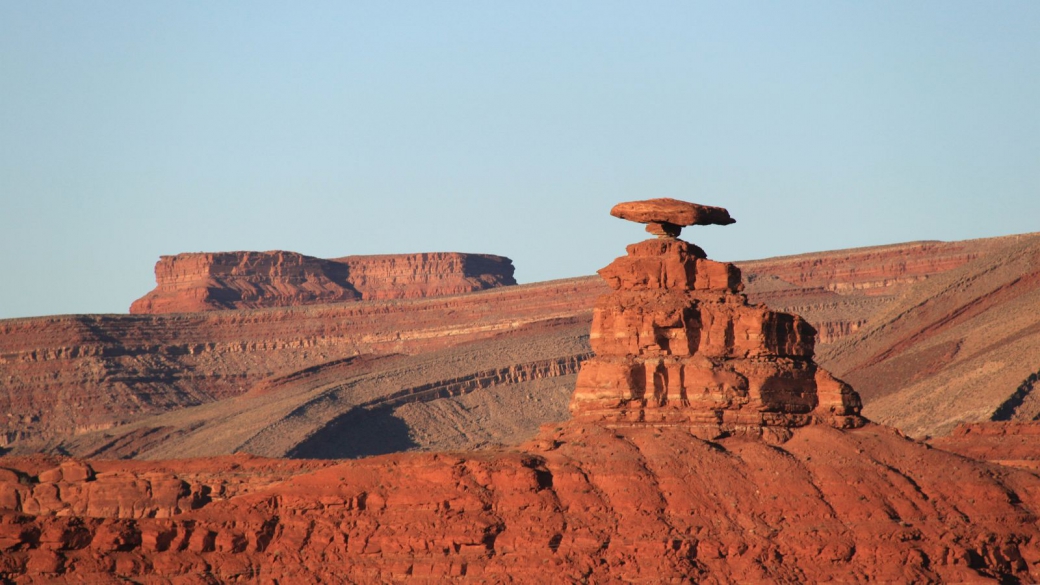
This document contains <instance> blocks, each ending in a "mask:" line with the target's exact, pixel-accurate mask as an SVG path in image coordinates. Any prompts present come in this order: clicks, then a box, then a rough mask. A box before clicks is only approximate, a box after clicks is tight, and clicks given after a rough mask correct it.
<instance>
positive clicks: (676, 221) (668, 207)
mask: <svg viewBox="0 0 1040 585" xmlns="http://www.w3.org/2000/svg"><path fill="white" fill-rule="evenodd" d="M610 215H613V216H614V217H619V218H621V219H627V220H628V221H634V222H636V223H645V224H662V225H661V226H653V228H654V229H665V230H667V229H670V228H666V227H664V225H663V224H671V225H673V226H677V227H679V228H683V227H686V226H691V225H729V224H731V223H735V222H736V220H735V219H733V218H732V217H730V216H729V211H727V210H725V209H723V208H721V207H711V206H710V205H698V204H696V203H688V202H686V201H679V200H678V199H668V198H662V199H647V200H645V201H629V202H626V203H618V204H617V205H615V206H614V207H613V209H611V210H610ZM649 230H650V227H648V229H647V231H649ZM651 233H655V232H651ZM669 235H670V234H669ZM676 235H678V234H676Z"/></svg>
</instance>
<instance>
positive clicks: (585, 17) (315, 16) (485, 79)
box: [0, 0, 1040, 318]
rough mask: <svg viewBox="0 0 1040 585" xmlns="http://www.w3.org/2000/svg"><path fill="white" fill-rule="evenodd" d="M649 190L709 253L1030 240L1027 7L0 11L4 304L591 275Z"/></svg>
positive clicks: (1035, 103) (582, 5) (1034, 94)
mask: <svg viewBox="0 0 1040 585" xmlns="http://www.w3.org/2000/svg"><path fill="white" fill-rule="evenodd" d="M649 197H675V198H678V199H686V200H690V201H695V202H700V203H706V204H711V205H721V206H725V207H727V208H729V210H730V211H731V213H732V214H733V216H734V217H736V218H737V220H738V222H737V223H736V224H735V225H732V226H729V227H726V228H718V227H711V228H700V229H697V228H694V229H688V230H686V232H685V234H684V235H685V237H687V239H690V240H692V241H695V242H697V243H699V244H701V245H702V246H703V247H704V248H705V249H706V250H707V251H708V253H709V255H711V256H712V257H714V258H717V259H724V260H737V259H749V258H761V257H767V256H775V255H782V254H791V253H798V252H807V251H814V250H825V249H834V248H844V247H854V246H863V245H873V244H884V243H892V242H900V241H909V240H918V239H945V240H954V239H965V238H975V237H986V236H997V235H1005V234H1012V233H1021V232H1030V231H1040V2H1036V1H1034V0H1030V1H1022V2H1013V1H1001V2H981V1H973V2H957V1H942V2H930V1H914V2H907V1H905V0H900V1H894V2H840V1H833V0H827V1H819V2H799V1H791V2H775V1H763V2H687V1H683V2H604V1H594V2H555V1H553V2H486V1H480V2H355V1H351V2H329V3H319V2H307V3H290V2H284V3H261V2H243V3H233V2H136V1H134V2H130V1H128V2H71V1H70V2H61V3H52V2H42V1H33V2H15V1H11V2H4V3H2V4H0V246H2V255H0V318H5V317H16V316H29V315H44V314H57V313H86V312H91V313H95V312H125V311H126V310H127V308H128V307H129V305H130V302H131V301H132V300H133V299H135V298H137V297H139V296H141V295H143V294H144V293H145V292H147V291H148V290H149V289H151V288H152V286H153V274H152V269H153V265H154V263H155V261H156V260H157V259H158V257H159V256H160V255H161V254H176V253H179V252H193V251H218V250H271V249H283V250H293V251H298V252H302V253H305V254H310V255H315V256H323V257H334V256H343V255H348V254H375V253H395V252H418V251H463V252H489V253H496V254H502V255H506V256H509V257H511V258H513V260H514V262H515V264H516V267H517V277H518V279H519V280H520V281H521V282H532V281H538V280H547V279H553V278H563V277H569V276H579V275H587V274H592V273H593V272H594V271H595V270H596V269H598V268H600V267H601V266H603V265H605V264H606V263H608V262H609V261H610V260H611V259H612V258H614V257H615V256H617V255H620V254H622V253H623V252H624V246H625V244H627V243H630V242H633V241H637V240H639V239H642V237H643V236H644V235H645V234H644V233H643V232H642V227H641V226H637V225H635V224H628V223H627V222H622V221H620V220H617V219H614V218H612V217H610V216H609V215H607V212H608V210H609V208H610V206H611V205H612V204H614V203H616V202H619V201H625V200H632V199H644V198H649Z"/></svg>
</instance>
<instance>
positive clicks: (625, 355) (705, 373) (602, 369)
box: [571, 199, 863, 438]
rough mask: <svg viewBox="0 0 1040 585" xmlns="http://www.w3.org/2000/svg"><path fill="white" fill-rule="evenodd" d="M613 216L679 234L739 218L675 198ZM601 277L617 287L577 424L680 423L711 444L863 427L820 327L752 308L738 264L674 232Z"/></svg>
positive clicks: (603, 315)
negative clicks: (827, 356) (828, 366)
mask: <svg viewBox="0 0 1040 585" xmlns="http://www.w3.org/2000/svg"><path fill="white" fill-rule="evenodd" d="M611 214H612V215H615V216H617V217H622V218H624V219H632V220H633V221H652V222H653V223H659V224H661V225H663V226H669V225H671V226H675V227H676V230H677V229H678V228H679V227H680V226H682V225H705V224H710V223H716V224H723V225H725V224H727V223H733V220H732V219H731V218H730V217H729V213H728V212H727V211H726V210H725V209H721V208H717V207H705V206H702V205H696V204H692V203H685V202H682V201H675V200H670V199H665V200H661V199H657V200H650V201H643V202H632V203H624V204H621V205H618V206H616V207H614V209H613V210H611ZM653 223H652V224H651V225H653ZM599 274H600V276H602V277H603V279H604V280H606V281H607V283H608V284H610V286H611V287H612V288H613V289H614V292H612V293H610V294H606V295H604V296H602V297H600V298H599V299H598V301H597V302H596V307H595V311H594V313H593V321H592V332H591V335H590V342H591V344H592V349H593V351H594V352H595V353H596V357H594V358H592V359H591V360H589V361H587V362H585V364H583V365H582V368H581V372H580V373H579V375H578V381H577V385H576V388H575V391H574V396H573V398H572V400H571V412H572V414H573V416H574V417H575V418H578V419H582V420H586V421H589V422H598V423H602V424H607V425H609V426H616V425H629V424H653V425H683V426H688V427H689V428H691V430H694V431H695V432H697V433H698V434H702V435H709V436H712V437H714V436H718V435H720V434H725V433H733V432H740V433H747V434H753V435H762V434H769V435H770V436H773V437H779V438H783V437H784V436H785V435H786V433H787V431H786V429H787V428H788V427H796V426H804V425H807V424H812V423H814V422H826V423H830V424H834V425H835V426H839V427H854V426H860V425H862V424H863V419H862V418H860V417H859V411H860V399H859V396H858V395H857V394H856V392H855V391H854V390H852V388H851V387H849V386H848V385H847V384H845V383H844V382H842V381H840V380H838V379H836V378H834V377H833V376H831V375H830V374H829V373H828V372H827V371H825V370H823V369H822V368H819V367H818V366H817V365H816V363H815V362H813V346H814V344H815V336H816V330H815V329H813V327H812V326H811V325H809V324H808V323H807V322H805V321H804V320H802V318H801V317H798V316H797V315H788V314H786V313H778V312H775V311H771V310H769V308H767V307H765V306H763V305H749V304H748V301H747V297H746V296H745V295H743V294H741V293H740V291H741V290H743V284H742V283H741V278H740V270H739V269H738V268H737V267H736V266H734V265H732V264H729V263H722V262H713V261H711V260H708V259H706V258H705V255H704V252H703V250H701V249H700V248H698V247H697V246H695V245H693V244H690V243H688V242H685V241H683V240H679V239H676V238H675V237H674V236H671V237H665V239H651V240H646V241H644V242H640V243H638V244H632V245H630V246H628V255H627V256H622V257H621V258H618V259H616V260H614V262H612V263H611V264H610V265H609V266H607V267H606V268H603V269H602V270H600V271H599ZM767 429H768V433H766V431H767Z"/></svg>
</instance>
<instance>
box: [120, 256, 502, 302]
mask: <svg viewBox="0 0 1040 585" xmlns="http://www.w3.org/2000/svg"><path fill="white" fill-rule="evenodd" d="M155 281H156V284H157V286H156V288H155V290H153V291H151V292H149V293H148V294H147V295H145V296H144V297H142V298H140V299H138V300H136V301H134V303H133V304H132V305H131V306H130V312H131V313H147V314H156V313H177V312H180V313H184V312H193V311H211V310H219V309H257V308H265V307H287V306H297V305H311V304H317V303H336V302H342V301H353V300H359V299H364V300H382V299H413V298H425V297H434V296H445V295H455V294H462V293H468V292H474V291H478V290H484V289H488V288H494V287H497V286H506V285H513V284H516V280H515V279H514V278H513V264H512V262H511V261H510V260H509V259H508V258H504V257H502V256H493V255H490V254H460V253H455V252H444V253H426V254H389V255H381V256H346V257H343V258H336V259H332V260H325V259H321V258H314V257H311V256H304V255H303V254H297V253H295V252H281V251H275V252H218V253H197V254H190V253H189V254H178V255H176V256H163V257H162V258H160V259H159V262H157V263H156V265H155Z"/></svg>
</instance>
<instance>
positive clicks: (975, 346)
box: [0, 235, 1040, 448]
mask: <svg viewBox="0 0 1040 585" xmlns="http://www.w3.org/2000/svg"><path fill="white" fill-rule="evenodd" d="M1037 241H1040V238H1037V236H1036V235H1023V236H1009V237H1004V238H992V239H986V240H971V241H964V242H946V243H944V242H923V243H922V242H918V243H909V244H900V245H893V246H883V247H875V248H862V249H854V250H843V251H835V252H820V253H816V254H807V255H800V256H789V257H780V258H772V259H768V260H759V261H753V262H739V263H736V266H737V267H739V268H740V269H741V271H742V272H743V274H744V277H745V279H746V280H747V283H746V289H745V291H744V293H745V294H747V295H748V299H749V301H750V302H752V303H764V304H766V305H767V306H769V307H770V308H771V309H773V310H776V311H784V312H794V313H797V314H799V315H801V316H802V317H804V319H805V320H806V321H807V322H809V323H810V324H811V325H813V326H814V327H815V328H816V330H817V354H818V359H820V361H821V363H822V364H824V365H825V366H826V367H827V368H828V369H830V370H831V371H833V372H835V373H836V375H838V377H841V378H843V379H844V378H848V377H851V378H852V382H854V383H857V384H858V387H859V388H861V389H863V390H864V391H865V392H866V394H865V396H864V400H865V402H866V405H867V406H866V408H867V409H868V412H870V408H871V406H870V404H871V402H872V400H873V399H874V395H872V394H871V393H872V392H873V390H874V389H875V388H878V389H886V388H888V389H891V388H895V387H897V384H898V383H900V381H901V380H902V381H906V380H907V379H908V376H906V375H904V374H903V373H901V372H904V369H905V368H906V367H911V365H912V364H920V363H925V364H928V365H927V366H926V367H924V368H921V367H916V366H914V367H915V372H916V374H915V375H917V376H919V377H918V378H916V379H914V381H913V385H914V386H915V387H916V388H919V389H921V390H922V391H923V390H927V389H929V388H939V389H942V390H941V392H952V393H956V394H958V395H965V396H983V394H980V393H979V392H978V390H979V388H980V384H983V383H986V388H987V392H989V391H990V390H992V393H991V394H985V395H984V396H985V402H984V403H982V404H980V405H979V406H977V407H973V409H972V411H971V412H963V413H959V414H958V417H960V416H962V415H963V416H964V417H969V418H961V420H982V419H986V418H988V417H989V416H990V414H991V413H992V412H993V411H994V410H995V409H997V408H999V407H1000V406H1001V405H1002V404H1005V403H1006V402H1007V400H1008V399H1009V398H1010V397H1011V396H1012V395H1013V394H1015V393H1016V392H1017V391H1018V390H1017V389H1019V388H1022V387H1023V386H1022V385H1023V382H1024V381H1026V380H1027V379H1028V377H1029V376H1030V375H1031V374H1032V373H1035V372H1036V371H1037V370H1038V369H1040V363H1036V362H1035V360H1033V359H1032V357H1031V356H1032V355H1035V354H1030V353H1029V348H1031V347H1036V345H1035V343H1034V342H1033V341H1031V340H1032V339H1034V336H1035V335H1036V334H1035V333H1030V331H1031V329H1030V328H1031V327H1033V326H1035V324H1036V323H1037V318H1036V317H1035V315H1037V314H1038V313H1037V312H1036V311H1035V310H1030V309H1028V307H1029V306H1030V305H1029V303H1030V302H1032V301H1030V299H1031V298H1032V297H1031V296H1030V294H1032V293H1028V291H1030V290H1040V287H1036V288H1033V289H1031V288H1030V287H1031V286H1033V285H1031V284H1030V283H1031V282H1032V283H1035V282H1036V279H1030V278H1027V279H1022V278H1020V277H1021V276H1022V275H1023V274H1029V273H1030V272H1031V271H1032V270H1033V269H1032V268H1029V262H1028V260H1029V258H1028V257H1022V256H1020V257H1019V259H1018V260H1016V261H1015V262H1013V263H1008V262H1007V260H1006V258H1007V257H1008V255H1009V250H1011V249H1012V248H1014V247H1016V246H1020V245H1026V244H1028V243H1029V242H1037ZM695 255H696V253H695ZM997 265H1000V266H1001V268H1000V269H999V270H998V271H996V272H994V271H993V270H991V269H992V268H993V266H997ZM994 274H996V275H998V279H997V280H998V282H997V283H996V284H995V285H994V286H993V287H992V288H993V289H998V288H1001V287H1003V289H1002V290H1003V292H1002V293H1001V294H998V295H988V293H989V292H990V290H987V289H986V288H985V286H984V285H985V283H986V282H987V280H986V279H987V278H988V276H987V275H990V276H992V275H994ZM955 276H956V278H954V277H955ZM947 278H953V280H952V281H951V282H949V283H945V284H943V286H942V290H948V291H949V293H947V295H949V299H948V300H943V302H942V303H941V304H940V303H934V302H932V303H928V302H924V301H926V300H927V299H929V298H938V297H936V295H935V294H933V292H935V291H932V290H930V289H929V287H931V286H932V284H933V283H939V282H940V281H945V280H946V279H947ZM937 279H939V280H937ZM962 282H970V283H972V285H971V286H970V287H969V288H968V289H965V288H964V287H963V286H962V284H959V283H962ZM607 290H609V286H608V285H606V284H605V283H604V282H603V280H602V279H601V278H599V277H584V278H576V279H569V280H565V281H556V282H548V283H540V284H534V285H522V286H518V287H504V288H498V289H495V290H490V291H485V292H479V293H474V294H471V295H466V296H463V297H450V298H431V299H415V300H396V301H394V300H391V301H358V302H354V303H347V304H339V305H328V306H318V305H315V306H310V307H295V308H294V307H287V308H274V309H265V310H253V311H238V312H226V311H218V312H208V313H195V314H166V315H75V316H56V317H38V318H25V319H8V320H0V448H3V447H5V446H10V445H12V444H17V443H20V442H24V441H26V440H29V439H33V440H36V439H39V440H46V441H51V440H60V438H61V437H63V436H71V435H73V434H76V433H83V432H89V431H91V430H98V429H103V428H105V427H109V426H111V425H114V424H117V423H118V422H120V421H123V420H126V418H127V417H136V416H139V415H147V414H154V413H161V412H165V411H168V410H172V409H179V408H182V407H184V406H186V405H192V404H203V403H209V402H212V401H214V400H220V399H223V398H230V397H233V396H237V395H239V394H241V393H244V392H247V391H248V390H249V389H250V388H252V387H253V386H254V385H255V384H257V383H259V382H260V381H262V380H264V379H267V378H269V377H278V376H287V375H290V374H292V373H293V372H297V371H302V370H306V369H307V368H311V367H315V366H319V365H321V364H324V363H328V362H334V361H336V360H338V359H344V358H348V357H352V356H355V355H357V354H358V353H364V354H370V353H375V354H383V353H402V352H403V353H409V354H418V353H422V352H426V351H431V350H436V349H441V348H444V347H448V346H450V345H452V344H457V343H462V342H465V341H472V340H474V339H481V338H487V337H490V336H494V335H498V334H499V333H501V332H503V331H508V330H511V329H514V328H516V327H522V326H524V325H525V324H528V323H532V322H540V321H551V320H553V319H571V320H575V322H582V323H584V324H585V326H586V327H587V325H588V324H589V323H590V321H591V312H592V309H593V306H594V304H595V302H594V301H595V299H596V297H598V296H599V295H601V294H602V293H604V292H606V291H607ZM917 290H921V291H922V293H921V298H920V299H919V300H913V299H911V298H910V297H911V296H915V295H917V293H915V292H914V291H917ZM958 290H961V291H963V290H968V291H969V292H971V291H976V290H977V291H978V293H977V294H969V295H961V293H958V292H957V291H958ZM1018 291H1021V293H1022V294H1021V295H1020V296H1018V297H1017V298H1018V300H1017V301H1016V303H1017V305H1015V306H1019V307H1021V309H1020V310H1018V309H1015V310H1013V309H1014V307H1013V306H1012V305H1011V304H1008V303H1005V302H1003V301H1002V299H1006V298H1008V295H1009V294H1019V293H1018ZM1027 293H1028V294H1027ZM947 295H941V296H942V297H944V298H945V297H946V296H947ZM904 297H905V300H904ZM957 299H961V300H959V301H958V300H957ZM974 299H981V300H980V301H979V303H977V304H974V305H972V306H973V307H975V309H972V310H970V311H966V312H965V311H962V310H961V308H962V307H964V306H967V305H970V304H971V303H974ZM897 304H898V306H897ZM932 307H935V308H934V309H933V308H932ZM985 307H989V308H988V309H986V310H985V311H982V312H978V311H977V309H978V308H985ZM896 309H898V310H896ZM922 309H924V310H927V311H928V313H927V314H926V313H923V312H921V311H922ZM958 311H960V313H959V314H961V315H962V321H963V322H953V323H951V324H954V325H957V326H956V327H955V328H952V329H951V330H950V331H949V332H948V333H946V334H944V335H943V336H939V337H935V338H933V339H934V340H935V342H934V345H933V344H931V342H928V343H926V344H925V345H923V346H922V348H925V349H927V351H925V352H924V353H919V352H915V355H914V357H913V359H912V360H910V361H907V362H904V361H901V360H900V359H899V357H900V356H902V355H906V352H907V351H908V349H909V348H912V347H914V346H913V344H911V345H907V344H905V343H902V342H903V340H905V339H926V338H927V336H928V334H927V332H930V331H941V330H936V329H934V328H932V329H929V327H930V326H931V324H933V323H942V322H943V320H944V319H945V318H946V317H947V316H949V315H951V314H953V313H956V312H958ZM993 311H996V312H993ZM889 312H891V315H892V316H893V317H895V316H899V315H903V317H902V318H901V321H902V322H910V321H912V320H913V319H912V317H913V316H914V315H922V316H927V317H928V318H926V319H922V320H921V321H920V322H919V323H917V324H916V325H914V326H913V327H910V328H904V327H902V326H900V327H882V328H880V330H879V332H878V333H879V334H871V341H870V343H869V344H868V346H867V347H868V348H869V349H868V350H865V351H857V350H855V349H853V350H851V351H849V352H847V353H845V352H842V353H841V354H840V355H838V354H832V348H834V347H835V344H836V343H839V342H841V341H842V340H844V339H848V338H850V336H858V335H861V334H863V333H866V332H867V331H868V330H865V329H864V327H866V323H867V320H868V318H869V317H870V316H871V315H876V314H887V313H889ZM998 313H999V314H998ZM965 317H970V318H971V319H967V320H966V319H964V318H965ZM994 318H995V319H997V321H999V322H1001V323H1004V324H1003V325H1001V326H999V327H994V326H992V323H995V322H997V321H994V320H993V319H994ZM986 323H989V325H985V326H983V324H986ZM911 324H912V323H911ZM869 329H870V330H872V328H869ZM919 330H926V335H925V336H924V337H919V336H918V333H916V331H919ZM561 331H562V330H561ZM586 331H587V329H586ZM880 333H884V334H885V335H880ZM888 333H896V334H897V335H896V336H894V337H893V338H892V339H893V340H894V341H893V342H892V344H889V342H887V341H885V337H886V336H887V334H888ZM951 333H952V334H955V336H954V337H951V336H950V334H951ZM572 334H573V333H567V335H572ZM929 345H933V346H932V347H929ZM857 347H864V346H857ZM889 348H892V349H891V351H889ZM955 348H958V351H957V352H956V355H954V353H953V350H954V349H955ZM1008 351H1012V352H1013V353H1014V356H1013V357H1012V359H1008V355H1007V354H1008ZM562 355H563V354H561V356H562ZM951 355H953V360H954V361H955V362H956V361H960V360H965V361H964V364H963V366H962V368H963V371H966V372H974V371H978V372H980V374H977V375H974V376H967V375H960V374H958V375H955V376H949V377H947V378H944V379H943V380H942V381H941V383H938V384H933V383H931V381H932V380H935V379H936V376H941V375H942V371H943V370H942V368H943V367H944V364H946V363H947V357H945V356H951ZM857 356H861V358H862V359H861V361H871V360H872V359H873V358H874V357H877V356H881V357H882V358H883V359H881V360H880V361H878V362H877V363H876V364H875V365H873V366H870V367H869V368H864V369H862V370H860V371H862V372H863V373H864V374H866V375H865V376H862V377H861V374H859V373H857V372H855V371H853V370H855V369H856V368H858V367H859V365H858V362H857V361H856V359H855V358H857ZM987 363H1004V364H1007V367H1001V368H1000V369H996V370H993V369H992V366H990V368H991V369H990V370H986V369H985V367H986V364H987ZM908 364H909V365H908ZM979 376H981V377H979ZM989 382H992V384H990V383H989ZM962 390H963V391H962ZM1019 399H1020V400H1019V401H1018V402H1016V404H1019V406H1018V407H1016V409H1015V411H1016V413H1017V414H1016V415H1015V416H1032V415H1034V414H1035V413H1036V412H1040V407H1036V406H1035V405H1034V403H1035V402H1036V398H1035V396H1034V397H1033V398H1028V397H1027V396H1025V395H1023V396H1020V397H1019ZM901 400H902V399H900V400H893V402H892V406H891V408H887V409H886V411H885V412H884V413H876V412H875V413H874V414H872V415H871V416H874V417H879V418H882V419H883V420H884V421H885V422H887V423H889V424H894V425H896V426H902V425H903V421H904V420H907V417H908V416H910V415H911V414H912V411H908V410H907V409H906V408H902V407H900V404H905V402H901ZM923 410H926V411H928V412H934V413H935V415H936V418H937V419H944V420H945V419H949V417H948V416H946V415H944V414H943V413H944V412H946V411H944V410H943V407H942V406H941V404H940V403H939V402H936V403H935V405H933V406H929V407H928V408H927V409H923ZM970 417H974V418H970ZM955 422H956V420H954V424H955ZM939 425H943V426H944V428H952V424H948V423H945V422H940V423H939V424H936V423H935V422H930V421H923V424H918V423H914V429H916V430H915V432H920V433H928V432H931V431H930V430H931V429H935V428H937V427H938V426H939ZM908 428H909V427H908ZM51 444H53V443H51Z"/></svg>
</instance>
